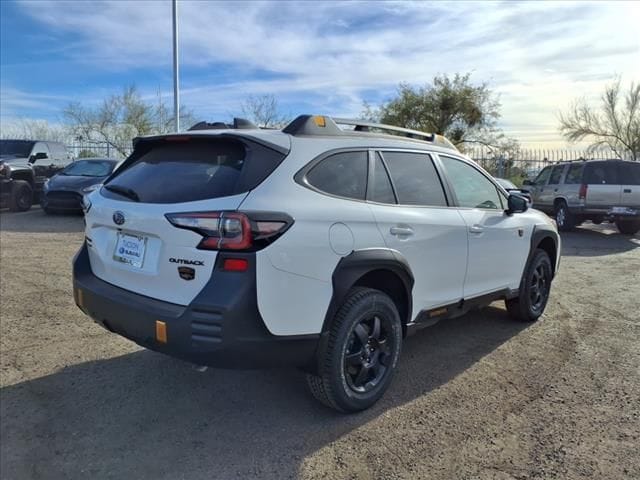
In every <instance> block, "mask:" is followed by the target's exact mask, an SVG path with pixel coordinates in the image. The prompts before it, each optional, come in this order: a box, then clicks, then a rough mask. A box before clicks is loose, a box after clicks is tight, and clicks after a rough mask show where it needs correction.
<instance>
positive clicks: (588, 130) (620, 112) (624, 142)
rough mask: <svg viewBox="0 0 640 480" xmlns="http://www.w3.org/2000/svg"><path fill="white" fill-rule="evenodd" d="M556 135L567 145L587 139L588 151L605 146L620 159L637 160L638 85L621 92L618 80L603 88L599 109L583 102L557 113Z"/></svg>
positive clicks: (639, 149)
mask: <svg viewBox="0 0 640 480" xmlns="http://www.w3.org/2000/svg"><path fill="white" fill-rule="evenodd" d="M560 132H562V134H563V135H564V137H565V138H566V139H567V140H569V141H570V142H579V141H582V140H591V141H592V143H591V146H590V149H592V150H593V149H596V148H597V147H601V146H606V147H609V148H610V149H611V150H613V152H614V153H615V154H616V155H617V156H618V157H620V158H630V159H631V160H635V161H638V160H640V83H638V84H635V83H633V82H631V85H629V90H627V92H626V93H623V92H622V88H621V82H620V80H619V79H618V80H617V81H615V82H614V83H612V84H611V85H608V86H607V87H606V88H605V91H604V94H603V95H602V97H601V104H600V108H599V109H597V108H594V107H593V106H591V105H589V104H588V103H587V101H586V100H585V99H580V100H576V101H574V103H573V105H572V106H571V107H570V108H569V110H568V111H567V112H566V113H561V114H560Z"/></svg>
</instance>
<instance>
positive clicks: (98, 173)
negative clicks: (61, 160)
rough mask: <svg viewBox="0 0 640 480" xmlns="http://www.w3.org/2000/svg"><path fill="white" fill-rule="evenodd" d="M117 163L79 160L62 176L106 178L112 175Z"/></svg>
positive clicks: (65, 170)
mask: <svg viewBox="0 0 640 480" xmlns="http://www.w3.org/2000/svg"><path fill="white" fill-rule="evenodd" d="M114 166H115V163H113V162H107V161H101V160H78V161H77V162H73V163H72V164H71V165H69V166H68V167H67V168H65V169H64V170H63V171H62V172H60V174H61V175H74V176H80V177H106V176H107V175H109V174H110V173H111V171H112V170H113V167H114Z"/></svg>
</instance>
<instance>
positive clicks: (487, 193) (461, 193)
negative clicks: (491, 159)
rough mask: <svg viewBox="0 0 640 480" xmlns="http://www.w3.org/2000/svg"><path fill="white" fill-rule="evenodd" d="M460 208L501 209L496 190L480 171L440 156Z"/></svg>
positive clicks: (461, 162) (458, 161)
mask: <svg viewBox="0 0 640 480" xmlns="http://www.w3.org/2000/svg"><path fill="white" fill-rule="evenodd" d="M440 158H441V159H442V161H443V163H444V165H445V167H446V169H447V176H448V177H449V181H450V182H451V184H452V186H453V190H454V192H455V194H456V197H457V198H458V204H459V205H460V206H461V207H469V208H490V209H496V210H497V209H501V208H502V202H501V200H500V196H499V195H498V189H497V188H496V186H495V185H494V184H493V183H491V181H489V179H488V178H487V177H485V176H484V175H483V174H482V173H480V171H478V170H476V169H475V168H474V167H472V166H471V165H468V164H466V163H465V162H463V161H461V160H457V159H455V158H451V157H445V156H442V155H440Z"/></svg>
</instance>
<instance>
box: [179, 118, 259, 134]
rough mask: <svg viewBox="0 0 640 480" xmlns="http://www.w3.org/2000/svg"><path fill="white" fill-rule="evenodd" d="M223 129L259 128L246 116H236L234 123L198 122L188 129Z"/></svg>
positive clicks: (189, 130)
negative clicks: (245, 117)
mask: <svg viewBox="0 0 640 480" xmlns="http://www.w3.org/2000/svg"><path fill="white" fill-rule="evenodd" d="M221 129H222V130H223V129H234V130H257V129H258V127H257V126H256V125H254V124H253V123H251V122H250V121H249V120H246V119H244V118H234V119H233V124H228V123H224V122H213V123H209V122H198V123H196V124H194V125H192V126H191V128H189V129H188V130H187V131H188V132H191V131H194V130H221Z"/></svg>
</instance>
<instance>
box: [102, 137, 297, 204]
mask: <svg viewBox="0 0 640 480" xmlns="http://www.w3.org/2000/svg"><path fill="white" fill-rule="evenodd" d="M284 156H285V155H283V154H282V153H279V152H276V151H274V150H271V149H269V148H267V147H264V146H262V145H258V144H252V142H240V141H239V140H236V139H226V138H217V139H191V140H188V141H174V142H169V141H164V140H161V141H155V142H153V143H149V142H143V143H142V144H140V143H139V144H138V145H137V146H136V149H135V151H134V153H133V154H132V156H131V157H130V158H129V159H128V160H127V161H126V162H125V163H124V164H123V167H121V168H120V169H118V172H117V173H116V176H115V177H113V178H112V179H111V180H110V181H109V182H107V184H106V186H105V188H104V189H103V190H102V194H103V195H105V196H107V197H112V198H118V199H119V200H133V201H140V202H143V203H181V202H194V201H197V200H206V199H211V198H219V197H226V196H230V195H235V194H237V193H243V192H247V191H249V190H250V189H252V188H255V187H256V186H257V185H258V184H259V183H260V182H262V181H263V180H264V179H265V178H266V177H267V176H268V175H269V174H270V173H271V172H272V171H273V170H274V169H275V168H276V167H277V166H278V165H279V164H280V162H281V161H282V159H283V158H284ZM122 193H124V195H123V194H122Z"/></svg>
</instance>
